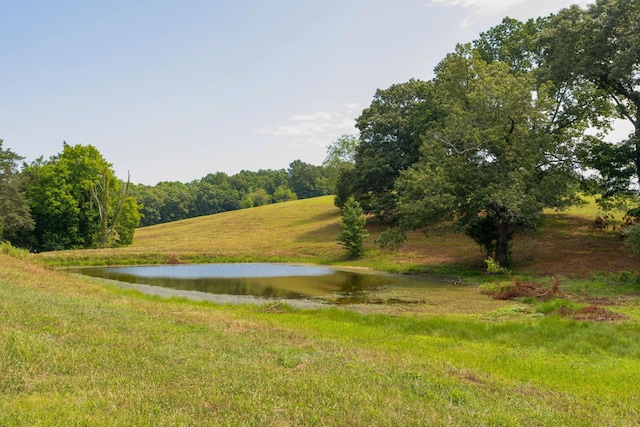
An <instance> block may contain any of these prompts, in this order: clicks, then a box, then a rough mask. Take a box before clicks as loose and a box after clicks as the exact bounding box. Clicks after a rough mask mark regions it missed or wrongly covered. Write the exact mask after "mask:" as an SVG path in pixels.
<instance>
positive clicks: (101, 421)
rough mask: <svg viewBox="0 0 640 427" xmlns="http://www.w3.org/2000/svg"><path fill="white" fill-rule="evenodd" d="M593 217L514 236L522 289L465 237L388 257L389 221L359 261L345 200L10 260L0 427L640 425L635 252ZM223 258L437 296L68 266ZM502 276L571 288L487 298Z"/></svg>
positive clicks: (587, 210)
mask: <svg viewBox="0 0 640 427" xmlns="http://www.w3.org/2000/svg"><path fill="white" fill-rule="evenodd" d="M596 214H597V212H596V210H595V208H593V206H592V205H589V206H585V207H581V208H577V209H574V210H571V211H567V212H548V213H547V219H546V220H545V223H544V224H543V227H542V228H541V230H540V231H539V232H537V233H530V234H526V235H520V236H518V237H517V239H516V241H515V244H514V248H513V258H514V265H513V267H512V270H511V272H510V275H508V276H506V275H493V276H489V275H486V274H484V272H483V271H484V254H483V253H482V252H481V251H480V250H479V249H478V247H477V246H476V245H475V244H473V242H471V241H470V240H469V239H467V238H466V237H464V236H462V235H459V234H455V233H454V232H453V231H440V232H437V233H436V232H433V233H428V237H425V235H424V234H423V233H419V232H416V233H414V234H411V235H410V236H409V239H408V241H407V244H406V245H405V246H404V247H402V248H401V249H400V250H398V251H386V250H382V249H380V248H378V247H377V245H376V244H375V239H376V238H377V236H379V234H380V233H381V232H382V231H383V230H384V226H383V225H381V224H378V223H376V222H375V221H370V222H369V224H368V231H369V232H370V235H371V236H370V237H369V238H368V240H367V244H366V246H365V249H366V254H365V257H364V258H362V259H360V260H356V261H350V260H348V259H347V258H346V256H345V251H344V249H343V248H341V247H340V246H339V245H338V244H337V243H336V237H337V234H338V233H339V226H338V221H339V219H340V212H339V211H338V210H337V209H336V208H335V207H334V206H333V204H332V199H331V198H330V197H323V198H317V199H309V200H301V201H295V202H287V203H281V204H276V205H267V206H264V207H260V208H252V209H246V210H241V211H235V212H228V213H223V214H218V215H213V216H208V217H201V218H194V219H190V220H185V221H179V222H175V223H169V224H162V225H157V226H152V227H148V228H142V229H138V230H137V231H136V237H135V240H134V244H133V245H131V246H129V247H125V248H118V249H108V250H107V249H100V250H85V251H65V252H50V253H42V254H37V255H30V254H27V253H24V252H22V251H19V250H12V249H10V248H8V247H4V249H3V251H4V252H5V254H2V255H0V318H1V319H2V322H0V425H11V426H15V425H17V426H32V425H43V426H49V425H87V426H88V425H91V426H94V425H281V426H288V425H340V426H343V425H354V426H359V425H363V426H369V425H434V426H439V425H446V426H450V425H453V426H456V425H460V426H468V425H474V426H476V425H477V426H480V425H491V426H493V425H495V426H511V425H513V426H520V425H527V426H528V425H544V426H554V425H558V426H588V425H594V426H622V425H624V426H626V425H638V424H639V423H640V421H639V420H640V401H639V400H638V396H640V326H639V324H638V322H639V320H640V281H639V280H638V276H637V265H638V259H637V258H636V257H634V256H632V255H631V254H630V252H629V251H628V249H626V248H625V247H624V246H623V244H622V242H621V240H620V237H619V235H618V232H617V230H614V229H613V228H611V229H607V230H599V229H597V228H595V227H594V226H593V223H594V218H595V215H596ZM222 261H225V262H227V261H228V262H237V261H279V262H303V263H312V264H326V265H335V266H348V267H355V268H368V269H376V270H383V271H390V272H403V273H412V274H429V275H433V276H434V277H440V278H442V281H441V283H442V284H441V285H440V286H438V287H437V288H434V289H431V290H430V289H420V290H411V291H409V290H402V289H400V290H394V291H393V292H394V294H393V295H382V297H383V298H382V299H383V300H384V299H385V298H386V300H388V301H391V300H393V301H400V302H401V303H402V302H408V301H414V302H415V301H418V303H413V304H405V305H403V304H366V303H365V304H359V305H358V306H354V307H351V308H349V307H346V308H345V307H335V308H326V309H318V310H301V309H294V308H291V307H289V306H287V305H286V304H273V303H265V304H264V305H262V306H244V305H216V304H212V303H203V302H194V301H189V300H186V299H178V298H173V299H163V298H159V297H151V296H147V295H143V294H141V293H137V292H134V291H129V290H123V289H121V288H118V287H117V286H115V285H113V284H110V283H107V282H105V281H100V280H98V279H91V278H87V277H82V276H78V275H73V274H69V273H67V272H65V271H64V269H61V268H59V267H63V266H71V265H97V264H134V263H137V264H141V263H143V264H147V263H169V262H222ZM505 282H508V283H514V282H517V283H519V284H523V283H524V284H538V285H540V286H542V287H541V288H540V289H543V290H544V289H551V288H550V286H551V284H555V285H557V287H559V291H560V292H556V293H554V294H553V297H551V298H537V297H536V296H533V297H532V296H522V297H518V298H515V299H510V300H495V299H493V298H491V296H490V295H487V294H486V292H484V293H483V292H481V291H482V290H486V289H489V288H491V287H492V286H493V287H496V288H497V287H500V286H502V285H503V284H504V283H505ZM389 292H391V291H389ZM416 293H417V294H416ZM538 296H539V295H538ZM378 297H380V295H378ZM595 307H597V308H598V310H600V311H596V310H595ZM596 312H597V313H606V314H607V315H606V316H604V315H603V316H595V317H594V316H591V317H590V316H586V315H585V316H583V317H580V316H579V315H578V314H579V313H596Z"/></svg>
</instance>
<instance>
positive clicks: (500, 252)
mask: <svg viewBox="0 0 640 427" xmlns="http://www.w3.org/2000/svg"><path fill="white" fill-rule="evenodd" d="M495 255H496V256H495V260H496V262H497V263H498V264H500V266H501V267H506V266H507V263H508V261H509V223H508V222H507V221H504V220H501V221H500V222H498V237H497V239H496V254H495Z"/></svg>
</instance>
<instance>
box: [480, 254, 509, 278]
mask: <svg viewBox="0 0 640 427" xmlns="http://www.w3.org/2000/svg"><path fill="white" fill-rule="evenodd" d="M484 263H485V264H486V265H487V273H490V274H506V275H509V274H510V272H509V270H507V269H506V268H504V267H502V266H501V265H500V264H498V263H497V262H496V260H495V259H493V258H492V257H489V258H487V259H485V260H484Z"/></svg>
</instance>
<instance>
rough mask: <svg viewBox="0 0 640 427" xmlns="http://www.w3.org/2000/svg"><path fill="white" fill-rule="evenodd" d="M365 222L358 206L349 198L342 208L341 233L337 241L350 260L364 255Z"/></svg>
mask: <svg viewBox="0 0 640 427" xmlns="http://www.w3.org/2000/svg"><path fill="white" fill-rule="evenodd" d="M366 221H367V220H366V218H365V216H364V215H363V212H362V208H361V207H360V204H359V203H358V202H357V201H356V200H355V199H354V198H353V197H351V198H349V200H347V202H346V203H345V204H344V206H343V208H342V220H341V221H340V227H341V228H342V232H341V233H340V235H339V236H338V241H339V242H340V243H342V246H344V247H345V248H346V249H347V251H348V252H349V256H350V257H351V258H358V257H361V256H362V254H363V253H364V249H363V244H364V239H366V238H367V237H368V236H369V234H368V233H367V231H366V230H365V229H364V226H365V224H366Z"/></svg>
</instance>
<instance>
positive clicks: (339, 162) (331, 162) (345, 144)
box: [322, 134, 358, 205]
mask: <svg viewBox="0 0 640 427" xmlns="http://www.w3.org/2000/svg"><path fill="white" fill-rule="evenodd" d="M357 147H358V137H357V136H356V135H347V134H345V135H341V136H340V137H338V139H336V140H335V141H334V142H333V143H331V144H329V145H328V146H327V155H326V157H325V159H324V161H323V162H322V166H323V167H324V168H325V171H326V176H327V183H326V188H327V192H328V193H333V194H336V188H337V184H338V180H339V179H340V175H341V174H343V173H345V171H346V170H353V168H354V167H355V163H356V149H357ZM340 205H342V204H340Z"/></svg>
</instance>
